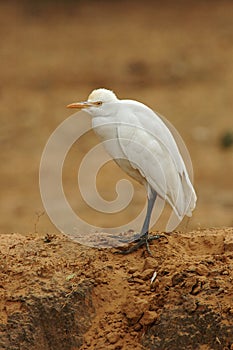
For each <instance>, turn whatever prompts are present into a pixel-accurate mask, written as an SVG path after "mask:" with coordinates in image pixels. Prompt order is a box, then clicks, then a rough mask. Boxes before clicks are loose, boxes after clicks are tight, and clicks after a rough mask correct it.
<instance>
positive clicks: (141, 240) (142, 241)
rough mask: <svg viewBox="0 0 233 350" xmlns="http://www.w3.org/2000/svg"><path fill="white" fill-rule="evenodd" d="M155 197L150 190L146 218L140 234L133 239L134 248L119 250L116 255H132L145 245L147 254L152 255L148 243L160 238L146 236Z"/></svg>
mask: <svg viewBox="0 0 233 350" xmlns="http://www.w3.org/2000/svg"><path fill="white" fill-rule="evenodd" d="M156 197H157V193H156V192H155V191H154V190H152V193H151V197H150V198H148V201H147V212H146V218H145V220H144V223H143V226H142V229H141V232H140V234H138V235H136V237H135V239H134V241H133V242H135V243H136V244H135V245H134V246H132V247H131V248H129V249H128V250H120V251H117V252H116V253H118V254H129V253H132V252H134V251H136V250H137V249H138V248H140V247H141V246H143V245H146V249H147V251H148V253H149V254H150V255H152V253H151V251H150V248H149V244H148V242H149V241H152V240H154V239H159V238H160V237H162V236H160V235H156V236H150V237H149V235H148V231H149V226H150V218H151V213H152V210H153V207H154V203H155V200H156Z"/></svg>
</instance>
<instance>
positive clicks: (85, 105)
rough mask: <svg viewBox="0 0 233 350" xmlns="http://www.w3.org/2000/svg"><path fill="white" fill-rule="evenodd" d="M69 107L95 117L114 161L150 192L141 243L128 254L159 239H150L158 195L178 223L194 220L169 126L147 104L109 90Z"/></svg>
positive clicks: (185, 176) (188, 186)
mask: <svg viewBox="0 0 233 350" xmlns="http://www.w3.org/2000/svg"><path fill="white" fill-rule="evenodd" d="M67 107H68V108H77V109H85V111H86V112H87V113H88V114H90V115H91V117H92V127H93V129H94V131H95V132H96V134H97V135H98V136H99V137H100V138H101V139H102V140H104V141H111V142H109V143H106V142H105V148H106V150H107V151H108V152H109V154H110V155H111V156H112V158H113V159H114V160H115V161H116V163H117V164H118V165H119V166H120V167H121V168H122V169H123V170H124V171H125V172H126V173H127V174H128V175H130V176H131V177H133V178H134V179H136V180H137V181H139V182H140V183H141V184H143V185H144V186H145V187H146V190H147V213H146V218H145V221H144V223H143V226H142V229H141V232H140V235H139V236H138V237H137V240H136V241H137V244H135V246H133V247H131V248H130V249H128V250H127V251H125V252H124V253H130V252H132V251H134V250H136V249H137V248H138V247H140V246H142V245H143V244H146V247H147V250H148V252H150V250H149V246H148V241H150V240H151V239H155V238H158V237H159V236H151V237H150V236H149V234H148V231H149V224H150V218H151V213H152V209H153V206H154V203H155V200H156V197H157V195H158V196H159V197H161V198H163V199H164V200H165V201H167V202H168V203H169V204H170V205H171V207H172V209H173V210H174V212H175V214H176V216H177V217H178V219H179V221H181V220H182V219H183V217H184V216H185V215H187V216H191V215H192V211H193V209H194V208H195V205H196V194H195V191H194V188H193V186H192V183H191V181H190V178H189V175H188V172H187V169H186V166H185V163H184V161H183V158H182V156H181V154H180V152H179V149H178V146H177V144H176V142H175V139H174V137H173V136H172V133H171V132H170V130H169V128H168V127H167V126H166V125H165V124H164V122H163V121H162V119H161V118H160V117H159V116H158V115H157V114H156V113H155V112H153V111H152V110H151V109H150V108H149V107H147V106H146V105H144V104H142V103H140V102H137V101H134V100H120V99H118V98H117V97H116V95H115V94H114V93H113V92H112V91H110V90H107V89H96V90H94V91H92V92H91V94H90V95H89V97H88V99H87V101H85V102H75V103H71V104H69V105H68V106H67Z"/></svg>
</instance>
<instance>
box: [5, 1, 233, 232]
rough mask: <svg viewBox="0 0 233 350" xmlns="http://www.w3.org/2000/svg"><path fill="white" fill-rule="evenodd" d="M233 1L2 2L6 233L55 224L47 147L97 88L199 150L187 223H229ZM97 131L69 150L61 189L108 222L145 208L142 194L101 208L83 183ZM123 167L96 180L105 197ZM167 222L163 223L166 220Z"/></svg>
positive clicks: (95, 218) (82, 209)
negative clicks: (163, 121) (83, 165)
mask: <svg viewBox="0 0 233 350" xmlns="http://www.w3.org/2000/svg"><path fill="white" fill-rule="evenodd" d="M232 19H233V2H232V1H231V0H222V1H217V0H212V1H207V0H206V1H197V0H195V1H194V0H193V1H192V0H191V1H172V0H171V1H163V2H161V1H87V0H86V1H84V0H83V1H81V0H80V1H52V0H50V1H40V2H35V1H20V2H17V1H15V2H13V1H7V2H3V1H2V2H1V3H0V23H1V24H0V31H1V46H0V50H1V65H0V69H1V79H0V99H1V103H0V116H1V129H0V143H1V163H0V166H1V172H0V186H1V188H0V191H1V197H0V227H1V232H2V233H5V232H28V231H32V232H34V231H40V232H51V231H55V227H54V226H53V225H52V223H51V222H50V220H49V219H48V217H47V215H46V214H45V213H43V211H44V209H43V205H42V202H41V198H40V192H39V184H38V172H39V163H40V158H41V154H42V151H43V148H44V146H45V144H46V142H47V140H48V138H49V136H50V134H51V133H52V132H53V131H54V129H55V128H56V127H57V126H58V125H59V124H60V123H61V122H62V121H63V120H64V119H65V118H67V117H68V116H69V115H70V114H71V113H70V110H67V109H66V108H65V106H66V105H67V104H68V103H71V102H74V101H78V100H84V99H86V98H87V96H88V94H89V93H90V91H91V90H93V89H95V88H98V87H106V88H108V89H112V90H113V91H115V93H116V94H117V95H118V97H119V98H132V99H135V100H139V101H141V102H143V103H145V104H147V105H149V106H150V107H151V108H152V109H154V110H156V111H158V112H159V113H160V114H162V115H164V116H165V117H166V118H167V119H169V120H170V122H171V123H172V124H173V125H174V126H175V127H176V129H177V130H178V131H179V132H180V134H181V135H182V137H183V139H184V141H185V143H186V145H187V147H188V149H189V152H190V155H191V159H192V162H193V168H194V184H195V188H196V191H197V194H198V204H197V209H196V210H195V212H194V215H193V217H192V219H191V220H189V221H188V222H186V223H185V229H188V230H189V229H195V228H202V227H203V228H204V227H212V226H231V225H233V215H232V213H233V147H232V141H233V135H232V132H233V115H232V114H233V98H232V97H233V95H232V91H233V20H232ZM96 142H97V141H96V139H95V136H93V134H92V133H89V134H88V137H86V138H83V140H81V141H80V142H79V143H77V144H75V145H74V147H72V149H71V151H70V153H69V155H68V157H67V160H66V162H65V166H64V174H63V178H64V189H65V193H66V195H67V197H68V199H69V201H70V203H71V204H72V206H73V208H74V210H75V211H76V212H77V213H79V214H80V215H82V216H83V218H85V219H88V218H89V219H90V220H92V224H97V225H104V226H109V225H110V226H111V225H113V224H114V222H119V220H122V222H123V223H125V222H127V220H128V219H129V218H133V217H134V215H137V214H138V213H139V211H140V209H141V207H142V206H143V205H144V204H145V191H144V189H143V188H142V187H141V186H140V185H137V184H135V198H134V199H133V202H132V203H131V205H130V206H129V207H128V208H127V209H126V210H124V211H123V212H121V213H119V214H118V215H117V216H116V217H114V216H113V215H111V216H110V217H109V216H106V215H103V214H99V213H94V212H93V210H91V209H90V208H88V206H86V205H85V203H84V202H83V201H82V199H81V198H80V194H79V193H78V189H77V179H76V177H77V167H78V162H79V161H80V159H82V157H83V156H84V155H85V153H86V152H87V151H88V150H89V149H90V148H91V147H92V146H93V145H94V144H96ZM122 176H124V177H125V175H124V174H123V173H122V172H121V171H120V170H119V169H118V168H117V166H116V165H115V164H113V162H111V163H110V164H107V165H106V166H105V167H104V168H103V169H102V170H101V172H100V174H99V175H98V178H97V180H98V181H97V185H98V188H99V190H100V193H101V195H103V197H104V198H106V199H109V200H112V199H114V198H115V196H116V192H115V184H116V181H117V180H118V179H121V178H122ZM157 228H160V229H163V220H162V221H161V222H160V223H159V225H158V227H157Z"/></svg>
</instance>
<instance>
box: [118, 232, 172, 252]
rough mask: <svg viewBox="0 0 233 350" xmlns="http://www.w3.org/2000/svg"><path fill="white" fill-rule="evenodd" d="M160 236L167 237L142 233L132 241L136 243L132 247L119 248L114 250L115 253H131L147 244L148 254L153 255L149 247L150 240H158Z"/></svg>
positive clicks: (161, 236)
mask: <svg viewBox="0 0 233 350" xmlns="http://www.w3.org/2000/svg"><path fill="white" fill-rule="evenodd" d="M160 238H166V236H164V235H155V236H149V235H148V233H146V234H143V235H141V234H140V236H139V237H138V238H136V240H134V241H133V242H130V243H135V244H134V245H133V246H132V247H130V248H129V249H126V250H124V249H121V248H119V250H117V251H116V252H114V254H123V255H126V254H130V253H133V252H135V251H136V250H138V249H139V248H140V247H142V246H144V245H145V246H146V250H147V252H148V254H149V255H153V254H152V253H151V250H150V247H149V242H150V241H154V240H158V239H160Z"/></svg>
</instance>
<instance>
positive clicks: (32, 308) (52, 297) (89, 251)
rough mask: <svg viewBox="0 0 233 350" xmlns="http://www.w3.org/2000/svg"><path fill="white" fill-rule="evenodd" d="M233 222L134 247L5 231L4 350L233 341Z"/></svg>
mask: <svg viewBox="0 0 233 350" xmlns="http://www.w3.org/2000/svg"><path fill="white" fill-rule="evenodd" d="M232 234H233V229H232V228H225V229H206V230H199V231H193V232H190V233H186V234H184V233H181V232H175V233H173V234H170V235H166V238H167V239H165V238H161V239H160V240H159V241H153V243H151V250H152V252H153V256H148V255H147V253H146V252H145V251H144V249H141V250H139V251H137V252H135V253H133V254H131V255H127V256H122V255H118V254H113V252H114V250H113V249H112V250H108V249H105V250H104V249H102V250H98V249H93V248H87V247H84V246H80V245H79V244H77V243H75V242H72V241H70V240H68V239H67V238H66V237H64V236H62V235H57V234H56V235H47V236H45V237H43V236H39V235H35V234H33V235H32V234H27V235H24V236H23V235H19V234H7V235H2V236H1V243H0V252H1V255H0V269H1V272H0V295H1V299H0V300H1V302H0V348H1V349H12V350H13V349H24V350H27V349H38V350H39V349H44V350H47V349H72V350H74V349H82V350H85V349H110V350H111V349H115V350H116V349H138V350H139V349H233V298H232V295H233V294H232V293H233V286H232V279H233V235H232Z"/></svg>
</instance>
